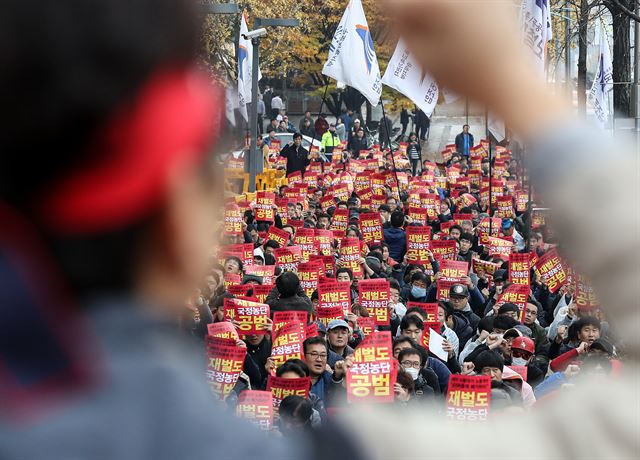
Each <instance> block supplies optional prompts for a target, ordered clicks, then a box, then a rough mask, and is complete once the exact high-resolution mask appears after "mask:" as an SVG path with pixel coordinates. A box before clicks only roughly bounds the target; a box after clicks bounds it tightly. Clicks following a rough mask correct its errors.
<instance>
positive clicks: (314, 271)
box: [298, 260, 324, 297]
mask: <svg viewBox="0 0 640 460" xmlns="http://www.w3.org/2000/svg"><path fill="white" fill-rule="evenodd" d="M323 270H324V264H323V263H322V262H321V261H319V260H313V261H311V262H304V263H300V264H298V278H299V279H300V287H302V289H304V292H305V293H306V294H307V297H311V294H313V291H315V290H316V289H318V280H319V279H320V275H321V274H322V273H323Z"/></svg>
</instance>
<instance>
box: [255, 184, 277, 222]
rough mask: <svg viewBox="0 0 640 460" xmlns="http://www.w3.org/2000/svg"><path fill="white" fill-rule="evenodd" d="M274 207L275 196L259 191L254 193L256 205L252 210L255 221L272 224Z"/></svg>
mask: <svg viewBox="0 0 640 460" xmlns="http://www.w3.org/2000/svg"><path fill="white" fill-rule="evenodd" d="M275 205H276V194H275V193H272V192H264V191H260V192H257V193H256V205H255V207H254V208H253V210H254V213H255V217H256V220H257V221H264V222H271V223H273V222H274V220H275V218H274V212H273V207H274V206H275Z"/></svg>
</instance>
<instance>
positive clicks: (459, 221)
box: [453, 212, 473, 225]
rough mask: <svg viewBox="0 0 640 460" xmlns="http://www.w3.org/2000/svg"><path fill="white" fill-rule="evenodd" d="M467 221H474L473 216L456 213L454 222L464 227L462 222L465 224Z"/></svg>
mask: <svg viewBox="0 0 640 460" xmlns="http://www.w3.org/2000/svg"><path fill="white" fill-rule="evenodd" d="M465 220H468V221H469V222H471V221H472V220H473V214H461V213H457V212H456V213H455V214H454V215H453V221H454V222H455V223H456V224H458V225H462V222H464V221H465Z"/></svg>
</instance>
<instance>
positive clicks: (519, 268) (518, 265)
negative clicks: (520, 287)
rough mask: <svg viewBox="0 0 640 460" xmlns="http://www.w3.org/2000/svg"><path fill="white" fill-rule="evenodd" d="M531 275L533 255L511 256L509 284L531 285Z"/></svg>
mask: <svg viewBox="0 0 640 460" xmlns="http://www.w3.org/2000/svg"><path fill="white" fill-rule="evenodd" d="M530 273H531V255H530V254H529V253H525V254H515V253H512V254H510V255H509V282H510V283H514V284H525V285H527V286H529V285H530V284H531V282H530V279H529V275H530Z"/></svg>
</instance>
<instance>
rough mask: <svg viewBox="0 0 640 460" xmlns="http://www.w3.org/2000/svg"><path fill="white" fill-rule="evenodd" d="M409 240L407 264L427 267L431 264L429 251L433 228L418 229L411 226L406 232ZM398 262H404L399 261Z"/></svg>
mask: <svg viewBox="0 0 640 460" xmlns="http://www.w3.org/2000/svg"><path fill="white" fill-rule="evenodd" d="M406 238H407V262H408V263H410V264H420V265H425V264H428V263H429V262H430V260H429V250H430V248H431V243H432V242H431V227H418V226H415V225H409V226H408V227H407V230H406ZM397 262H402V261H401V260H398V261H397Z"/></svg>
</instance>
